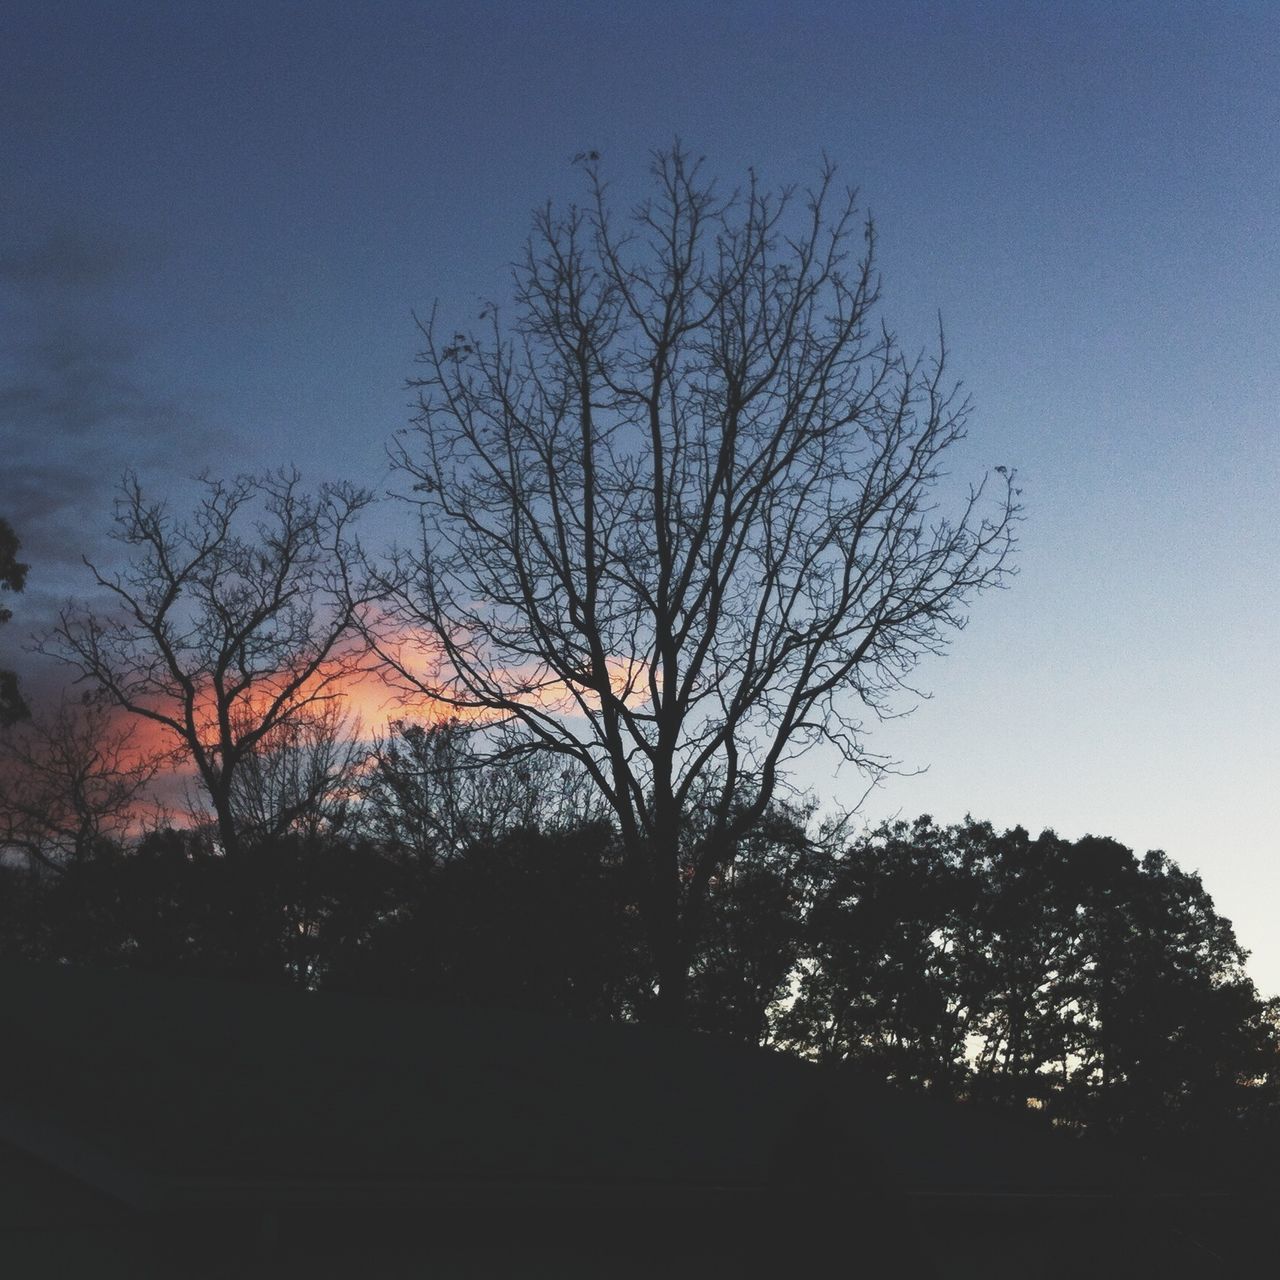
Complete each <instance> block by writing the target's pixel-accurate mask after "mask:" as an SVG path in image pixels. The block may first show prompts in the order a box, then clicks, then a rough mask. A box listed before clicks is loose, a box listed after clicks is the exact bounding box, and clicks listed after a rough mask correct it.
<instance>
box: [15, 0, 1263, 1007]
mask: <svg viewBox="0 0 1280 1280" xmlns="http://www.w3.org/2000/svg"><path fill="white" fill-rule="evenodd" d="M0 119H2V120H3V121H4V122H5V127H4V128H3V129H2V130H0V174H4V175H5V178H4V181H3V182H2V183H0V326H2V328H0V515H4V516H5V517H7V518H8V519H9V520H10V522H11V523H12V524H13V525H14V527H15V528H16V529H17V531H18V533H19V535H20V536H21V537H22V538H23V541H24V548H25V558H26V559H27V560H28V561H30V563H31V566H32V567H31V574H30V578H29V586H28V590H27V592H26V593H25V595H24V597H21V598H19V599H18V600H17V601H15V604H17V605H18V606H19V607H18V608H16V609H15V617H14V621H13V622H12V623H11V624H10V625H9V626H8V627H7V628H6V629H5V633H3V634H0V646H3V650H2V652H0V657H3V658H4V659H5V662H6V663H7V664H8V665H13V664H14V663H15V662H21V663H23V664H25V665H24V672H25V673H26V675H27V677H28V679H29V680H30V681H32V682H34V684H35V685H36V686H40V685H41V682H45V683H48V682H49V681H51V680H53V679H54V678H55V676H54V674H52V673H50V672H49V671H48V670H42V669H40V668H38V667H36V666H34V665H32V664H33V663H34V661H35V660H34V659H29V658H23V657H22V655H20V654H18V653H16V652H15V650H16V646H17V645H18V644H19V643H20V641H21V637H22V636H24V635H29V634H30V633H32V632H33V631H38V630H39V629H40V627H41V626H42V625H47V622H48V618H49V617H50V616H51V612H52V610H53V609H55V608H56V606H57V604H58V603H59V602H60V601H61V600H62V599H63V598H65V597H66V596H67V595H68V594H69V593H83V592H86V591H87V589H88V585H89V583H88V578H87V575H86V571H85V570H84V568H83V566H82V565H81V563H80V557H81V555H82V554H85V553H88V554H90V555H94V556H98V557H100V558H102V557H106V558H109V556H110V555H111V551H110V547H109V544H107V543H105V541H104V539H105V534H106V532H107V530H108V528H109V524H110V515H111V504H112V490H113V485H114V483H115V481H116V480H117V479H118V477H119V475H120V474H121V472H122V471H123V470H124V469H125V468H126V467H133V468H136V469H137V470H138V471H139V472H140V473H141V475H142V477H143V479H144V481H145V482H147V483H148V484H150V485H152V486H154V487H155V488H156V490H157V491H164V492H172V493H174V494H181V493H182V492H183V491H184V490H183V486H184V485H185V484H186V483H187V482H188V481H189V479H190V477H191V476H193V475H194V474H195V473H197V472H199V471H200V470H202V469H205V468H207V469H210V470H212V471H213V472H214V473H215V474H229V473H232V472H235V471H239V470H245V469H259V468H263V467H268V466H278V465H282V464H288V463H296V464H297V465H298V466H299V467H300V468H301V469H302V471H303V474H304V476H305V477H306V478H307V480H309V481H311V482H315V483H318V482H320V481H322V480H326V479H344V478H349V479H353V480H356V481H358V482H360V483H364V484H369V485H371V486H373V487H374V488H375V489H378V490H385V489H386V488H387V486H388V484H389V483H390V481H389V477H388V474H387V455H386V448H387V445H388V443H389V442H390V440H391V439H392V435H393V432H394V431H395V430H396V429H398V428H399V427H402V426H403V425H405V423H406V422H407V420H408V418H409V416H410V408H409V402H410V399H411V396H410V393H409V392H407V391H406V390H405V389H404V383H405V379H406V378H407V377H409V376H411V375H412V374H413V372H414V366H413V357H414V354H415V352H416V350H417V346H418V344H417V342H416V341H415V339H416V336H417V335H416V330H415V327H414V321H413V313H414V311H415V310H416V311H418V312H419V313H421V312H423V311H426V310H428V309H429V308H430V307H431V306H432V304H433V303H437V304H438V305H439V308H440V313H441V315H442V316H446V317H456V318H457V322H458V323H460V324H466V323H469V322H472V321H473V320H474V318H475V315H476V313H477V312H478V310H479V308H480V306H481V304H482V302H483V301H484V300H486V299H488V298H491V297H497V298H501V297H502V296H503V294H504V291H505V290H506V288H507V284H508V264H509V263H510V262H511V261H512V259H513V258H514V257H515V256H516V255H517V253H518V251H519V248H520V245H521V243H522V241H523V239H524V236H525V235H526V233H527V231H528V227H529V218H530V212H531V210H533V209H534V208H535V207H536V206H539V205H541V204H542V203H543V202H545V201H546V200H548V199H552V200H554V201H556V202H558V203H565V202H568V201H570V200H572V199H573V198H575V197H576V196H579V195H580V194H581V187H580V184H579V175H578V174H577V172H576V171H575V170H574V168H573V166H572V165H571V163H570V160H571V157H572V156H573V155H574V154H576V153H578V152H581V151H584V150H591V149H594V150H597V151H599V152H600V153H601V155H602V157H603V163H604V167H605V170H606V172H607V173H608V174H609V176H610V177H612V178H615V179H616V181H617V183H618V185H619V190H620V191H627V190H633V189H638V184H640V183H641V182H642V181H643V178H644V174H645V169H646V165H647V163H648V157H649V155H650V153H651V152H652V151H653V150H654V149H655V148H660V147H664V146H667V145H669V144H670V143H671V141H672V140H673V138H676V137H679V138H680V139H682V140H683V142H684V143H685V145H686V146H687V147H688V148H689V149H690V150H692V151H694V152H696V153H698V154H700V155H705V156H706V158H707V166H708V168H709V170H710V171H711V172H714V173H716V174H718V175H721V177H722V178H723V181H724V182H725V183H726V185H729V186H732V185H734V184H735V183H737V182H738V181H739V180H740V179H741V178H742V177H743V175H744V174H745V172H746V170H747V168H748V166H754V167H755V168H756V170H757V171H758V172H759V173H760V175H761V176H762V178H763V179H764V180H766V181H767V182H772V183H782V182H787V181H801V182H803V181H805V180H807V179H809V178H811V177H812V176H813V175H814V173H815V172H816V170H817V167H818V165H819V164H820V163H821V159H822V157H823V155H824V154H825V155H826V156H829V157H830V158H831V160H833V161H834V162H835V163H836V164H837V166H838V171H839V175H840V177H841V178H842V179H843V180H845V181H847V182H849V183H852V184H854V185H856V186H857V187H858V188H859V191H860V193H861V200H862V203H863V207H864V208H865V209H866V210H868V211H869V212H870V213H871V214H873V215H874V217H875V219H876V222H877V225H878V228H879V236H880V241H879V250H880V265H881V269H882V272H883V276H884V298H885V303H884V315H885V317H886V318H887V319H889V320H890V322H891V323H892V324H893V326H894V327H895V328H896V329H897V331H898V332H899V334H900V335H901V336H902V338H903V340H904V343H905V344H906V345H908V346H913V345H915V346H922V345H925V344H927V343H928V342H929V341H930V339H931V338H932V336H933V334H934V332H935V330H936V324H937V316H938V314H939V313H941V315H942V318H943V321H944V324H945V327H946V332H947V339H948V345H949V348H950V351H951V358H952V367H953V369H954V370H955V371H956V373H957V374H958V375H959V376H961V377H962V378H963V380H964V382H965V384H966V387H967V389H968V391H969V392H970V394H971V395H972V397H973V401H974V405H975V411H974V415H973V418H972V420H971V425H970V436H969V439H968V440H967V441H966V442H965V443H964V445H963V446H962V447H961V449H959V450H958V451H957V453H956V456H955V459H954V471H955V473H956V474H957V475H958V476H966V475H973V476H977V475H980V474H981V473H982V471H983V470H984V469H986V468H988V467H991V466H994V465H997V464H1001V465H1007V466H1011V467H1016V468H1017V470H1018V474H1019V478H1020V483H1021V486H1022V488H1023V491H1024V492H1023V501H1024V503H1025V506H1026V520H1025V523H1024V524H1023V525H1022V527H1021V531H1020V532H1021V545H1020V550H1019V554H1018V567H1019V574H1018V577H1017V578H1016V579H1015V580H1014V581H1013V582H1012V584H1011V585H1010V587H1009V589H1008V590H1006V591H1002V592H999V593H996V594H989V595H986V596H984V597H982V598H981V599H979V600H978V601H977V602H976V603H975V605H974V608H973V610H972V618H971V623H970V626H969V627H968V628H967V630H966V631H965V632H964V633H963V634H961V635H960V636H958V637H957V639H956V642H955V643H954V645H953V648H952V651H951V653H950V654H949V655H948V656H946V657H945V658H943V659H940V660H936V661H930V662H929V663H928V664H927V665H926V666H925V667H924V668H923V669H922V671H921V672H920V683H921V684H922V685H923V687H924V688H925V690H927V691H929V692H930V693H931V694H932V697H931V698H930V699H929V700H928V701H927V702H924V703H923V704H922V705H921V706H920V707H919V709H918V710H916V711H915V713H914V714H912V715H910V716H908V717H905V718H904V719H901V720H897V721H895V722H893V723H892V724H889V725H885V726H879V727H876V728H875V730H874V734H873V736H872V737H871V739H870V742H871V744H872V745H873V746H874V747H875V748H876V749H877V750H881V751H885V752H888V753H890V754H891V755H893V756H894V757H895V758H896V759H898V760H900V761H902V762H903V775H904V776H901V777H898V778H894V779H892V780H890V781H889V782H887V783H886V784H885V785H883V786H882V787H880V788H879V789H878V790H877V791H876V792H874V793H873V794H872V795H871V796H870V798H869V799H868V800H867V801H866V804H865V810H864V811H865V813H866V815H867V817H868V819H869V820H878V819H880V818H884V817H891V816H895V815H900V816H903V817H912V816H914V815H916V814H918V813H922V812H928V813H932V814H933V815H934V816H935V817H936V818H938V819H939V820H942V821H956V820H959V819H961V818H963V817H964V815H965V814H966V813H967V812H968V813H972V814H973V815H974V816H975V817H979V818H985V819H989V820H990V821H992V822H993V823H994V824H995V825H996V826H997V827H1006V826H1012V825H1014V824H1021V825H1023V826H1025V827H1027V828H1029V829H1030V830H1031V831H1032V832H1037V831H1039V830H1041V829H1043V828H1046V827H1050V828H1053V829H1055V830H1056V831H1058V832H1059V833H1060V834H1062V835H1064V836H1068V837H1076V836H1079V835H1082V834H1085V833H1087V832H1089V833H1093V834H1098V835H1109V836H1114V837H1115V838H1117V839H1119V840H1121V841H1123V842H1124V843H1126V844H1128V845H1130V846H1132V847H1134V848H1136V849H1138V850H1139V851H1142V850H1145V849H1149V848H1163V849H1164V850H1166V851H1167V852H1168V853H1169V854H1170V855H1171V856H1173V857H1174V858H1175V859H1176V860H1177V861H1178V862H1179V863H1180V864H1181V865H1182V866H1183V867H1186V868H1189V869H1198V870H1199V871H1200V872H1201V873H1202V875H1203V877H1204V881H1205V884H1206V886H1207V888H1208V889H1209V890H1210V892H1211V893H1212V894H1213V896H1214V898H1215V901H1216V903H1217V905H1218V908H1219V910H1220V911H1221V912H1222V913H1223V914H1225V915H1226V916H1227V917H1228V918H1230V919H1231V920H1232V921H1233V922H1234V924H1235V926H1236V931H1237V934H1238V936H1239V938H1240V940H1241V941H1242V943H1243V944H1244V945H1245V946H1246V947H1248V948H1250V949H1251V950H1252V952H1253V960H1252V962H1251V972H1252V973H1253V976H1254V978H1255V980H1256V981H1257V982H1258V983H1259V985H1260V987H1261V988H1262V989H1263V990H1264V992H1266V993H1268V994H1270V993H1276V992H1280V931H1277V930H1276V929H1275V927H1274V921H1275V919H1276V915H1277V908H1278V907H1280V840H1278V839H1277V834H1276V832H1277V823H1276V802H1275V798H1274V797H1275V796H1276V795H1277V794H1280V788H1277V772H1278V770H1277V766H1278V765H1280V759H1278V757H1280V750H1278V749H1277V732H1276V725H1277V724H1280V695H1278V692H1277V687H1278V682H1277V675H1276V667H1275V656H1276V643H1275V638H1276V631H1277V622H1278V621H1280V576H1278V575H1277V565H1280V521H1277V519H1276V516H1275V510H1276V499H1277V496H1280V435H1278V433H1277V430H1276V413H1277V409H1276V406H1277V403H1280V397H1278V396H1277V391H1278V390H1280V346H1278V344H1277V337H1278V336H1280V253H1278V252H1277V249H1278V247H1280V246H1278V245H1277V232H1278V230H1280V6H1276V5H1274V4H1271V3H1256V4H1248V3H1226V2H1224V3H1218V4H1213V5H1206V4H1179V3H1176V2H1172V0H1167V2H1165V3H1158V4H1146V3H1123V4H1121V3H1116V2H1115V0H1108V2H1106V3H1084V2H1077V3H1069V2H1068V3H1059V4H1055V5H1042V4H1031V3H1026V4H1015V3H965V2H963V0H956V2H955V3H950V4H925V3H913V2H911V0H897V2H895V3H886V4H874V3H858V2H857V0H831V2H819V0H790V2H789V3H786V4H782V3H750V2H748V0H737V2H735V3H732V4H730V3H661V2H659V3H654V2H652V0H651V2H649V3H646V4H645V5H637V4H611V3H605V2H603V0H597V2H595V3H576V4H569V3H533V2H532V0H526V2H525V3H485V2H483V0H470V2H469V3H454V2H452V0H450V2H448V3H444V2H442V3H393V2H389V0H366V3H363V4H360V5H352V4H349V3H343V4H333V3H325V2H323V0H312V2H310V3H306V4H293V3H280V2H275V3H272V2H270V0H257V2H256V3H252V4H245V3H238V2H236V0H227V2H226V3H220V4H203V3H198V2H194V0H191V2H188V3H184V4H181V5H174V4H171V3H157V4H143V3H134V2H131V0H109V2H108V0H103V2H102V3H87V2H80V3H66V2H63V3H58V2H57V0H40V2H39V3H29V2H28V0H8V3H7V4H5V5H4V6H3V9H0ZM396 518H397V516H396V512H395V510H394V506H392V505H389V506H388V507H387V508H386V509H385V510H383V511H382V512H380V513H379V515H378V516H377V518H376V520H375V521H374V523H373V528H372V532H373V533H374V534H376V535H377V536H378V537H383V538H385V539H387V540H390V539H391V538H394V537H396V536H397V528H396V525H395V521H396ZM922 769H923V770H924V772H915V771H916V770H922ZM798 781H799V782H801V783H802V784H803V785H806V786H810V787H812V788H813V790H814V791H815V793H816V794H818V795H819V796H824V797H838V798H841V799H844V800H846V801H851V800H853V799H855V798H856V797H857V796H858V795H860V794H861V791H862V788H861V786H860V785H859V782H858V779H857V778H856V777H854V776H851V775H850V774H849V773H848V771H845V772H837V771H836V769H835V765H834V761H833V760H831V759H830V758H828V757H825V756H822V755H821V754H817V755H815V756H813V757H812V758H810V759H808V760H806V761H805V763H804V765H803V766H802V767H801V769H800V770H799V772H798Z"/></svg>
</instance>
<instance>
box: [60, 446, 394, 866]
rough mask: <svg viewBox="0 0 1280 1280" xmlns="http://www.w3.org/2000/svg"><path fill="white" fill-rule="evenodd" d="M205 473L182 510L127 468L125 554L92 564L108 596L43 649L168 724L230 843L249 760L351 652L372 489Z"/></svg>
mask: <svg viewBox="0 0 1280 1280" xmlns="http://www.w3.org/2000/svg"><path fill="white" fill-rule="evenodd" d="M202 483H203V488H204V493H203V497H202V499H201V500H200V502H199V504H198V506H197V507H196V510H195V512H194V514H193V515H192V517H191V518H190V520H188V521H180V520H177V519H175V518H174V516H173V514H172V512H171V511H170V510H169V507H168V505H167V504H166V503H164V502H153V501H151V500H149V499H148V498H147V497H146V496H145V495H144V494H143V491H142V488H141V485H140V484H139V482H138V479H137V477H136V476H133V475H130V476H127V477H126V479H125V482H124V484H123V486H122V491H121V496H120V499H119V500H118V502H117V507H116V517H115V519H116V531H115V537H116V540H117V541H118V542H119V543H121V544H122V545H123V546H124V547H125V548H127V550H128V553H129V557H130V558H129V562H128V565H127V567H126V568H124V569H123V570H122V571H120V572H117V573H107V572H104V571H103V570H100V569H98V568H97V567H95V566H94V565H92V564H90V565H89V568H90V569H91V570H92V572H93V576H94V580H95V581H96V583H97V584H98V586H99V587H101V588H102V589H104V590H105V591H106V592H107V593H108V594H109V595H110V596H111V597H113V598H114V600H115V602H116V604H117V606H118V608H117V610H116V611H115V612H114V613H113V614H111V615H110V616H104V615H102V614H99V613H96V612H93V611H92V610H90V609H87V608H84V607H76V606H71V607H68V608H67V609H66V610H64V611H63V613H62V615H61V618H60V621H59V623H58V626H57V627H56V628H55V630H54V632H53V633H52V635H51V636H50V637H49V638H48V639H47V640H46V641H45V644H44V646H43V648H44V651H46V652H49V653H52V654H53V655H54V656H56V657H59V658H61V659H62V660H63V661H65V662H67V663H69V664H70V665H71V666H73V667H74V668H76V669H77V670H78V671H79V673H80V677H81V679H84V680H88V681H90V682H92V684H93V685H94V686H95V687H96V688H99V689H101V690H102V691H103V692H104V693H105V695H106V696H107V697H108V698H109V699H110V700H111V701H112V702H114V703H115V704H116V705H118V706H120V707H122V708H124V709H125V710H126V711H128V712H131V713H132V714H133V715H135V716H137V717H139V718H140V719H142V720H148V721H150V722H152V723H153V724H155V725H158V726H159V727H160V728H161V729H162V730H163V731H164V732H165V734H166V735H167V737H168V739H169V741H170V742H171V744H172V745H173V746H174V747H175V748H177V749H178V750H180V751H181V752H182V753H183V754H184V755H185V756H186V757H187V758H188V760H189V761H190V763H191V765H192V766H193V767H194V769H195V772H196V775H197V778H198V780H199V783H200V785H201V787H202V789H203V790H204V792H205V794H206V795H207V797H208V800H209V803H210V805H211V807H212V809H213V812H214V817H215V820H216V823H217V828H218V835H219V838H220V840H221V842H222V846H223V849H224V851H225V852H226V853H227V854H228V855H234V854H235V853H236V852H237V851H238V850H239V848H240V845H241V843H242V839H241V837H242V832H241V827H240V824H239V822H238V820H237V811H236V796H237V788H238V776H239V774H240V773H241V771H242V770H243V769H244V768H245V767H246V762H247V761H249V760H251V759H252V758H253V757H254V755H255V753H256V752H258V751H259V750H260V749H263V748H264V747H266V746H267V745H268V744H269V743H270V742H271V740H272V736H273V735H277V736H279V735H280V734H282V733H284V732H286V730H287V729H288V727H289V726H291V725H296V724H299V723H300V722H303V721H305V720H306V719H307V718H309V717H314V716H316V715H317V714H322V713H323V708H324V707H325V706H326V705H328V704H329V703H331V702H332V701H333V700H334V699H335V698H338V697H340V696H341V687H342V683H343V681H344V679H345V678H346V677H347V676H348V675H349V674H350V673H351V672H352V671H353V670H354V669H355V667H356V666H357V665H358V663H359V661H360V658H361V654H362V648H361V645H360V643H359V641H358V635H359V630H358V628H357V625H356V624H357V622H358V621H359V620H360V618H361V615H362V613H363V611H364V609H365V607H366V605H367V603H368V599H367V597H366V596H365V595H364V594H363V593H362V592H361V590H360V588H359V586H358V585H357V584H356V582H355V581H354V579H353V566H355V565H356V564H357V563H358V562H359V557H360V551H359V546H358V544H357V543H356V542H355V541H354V538H353V534H352V524H353V522H354V521H355V519H356V518H357V516H358V515H359V514H360V512H361V510H362V509H363V508H364V507H365V506H367V505H368V503H369V502H370V501H371V496H370V494H369V493H367V492H366V491H365V490H362V489H357V488H355V487H354V486H352V485H349V484H338V485H326V486H325V487H323V488H322V489H321V490H320V492H319V494H318V495H317V496H314V497H313V496H309V495H307V494H305V493H304V492H303V491H302V490H301V488H300V481H299V477H298V475H297V473H296V472H291V471H285V472H279V473H271V474H266V475H261V476H241V477H239V478H237V479H236V480H234V481H230V482H224V481H221V480H213V479H208V478H205V479H204V480H203V481H202ZM86 563H88V562H86Z"/></svg>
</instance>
